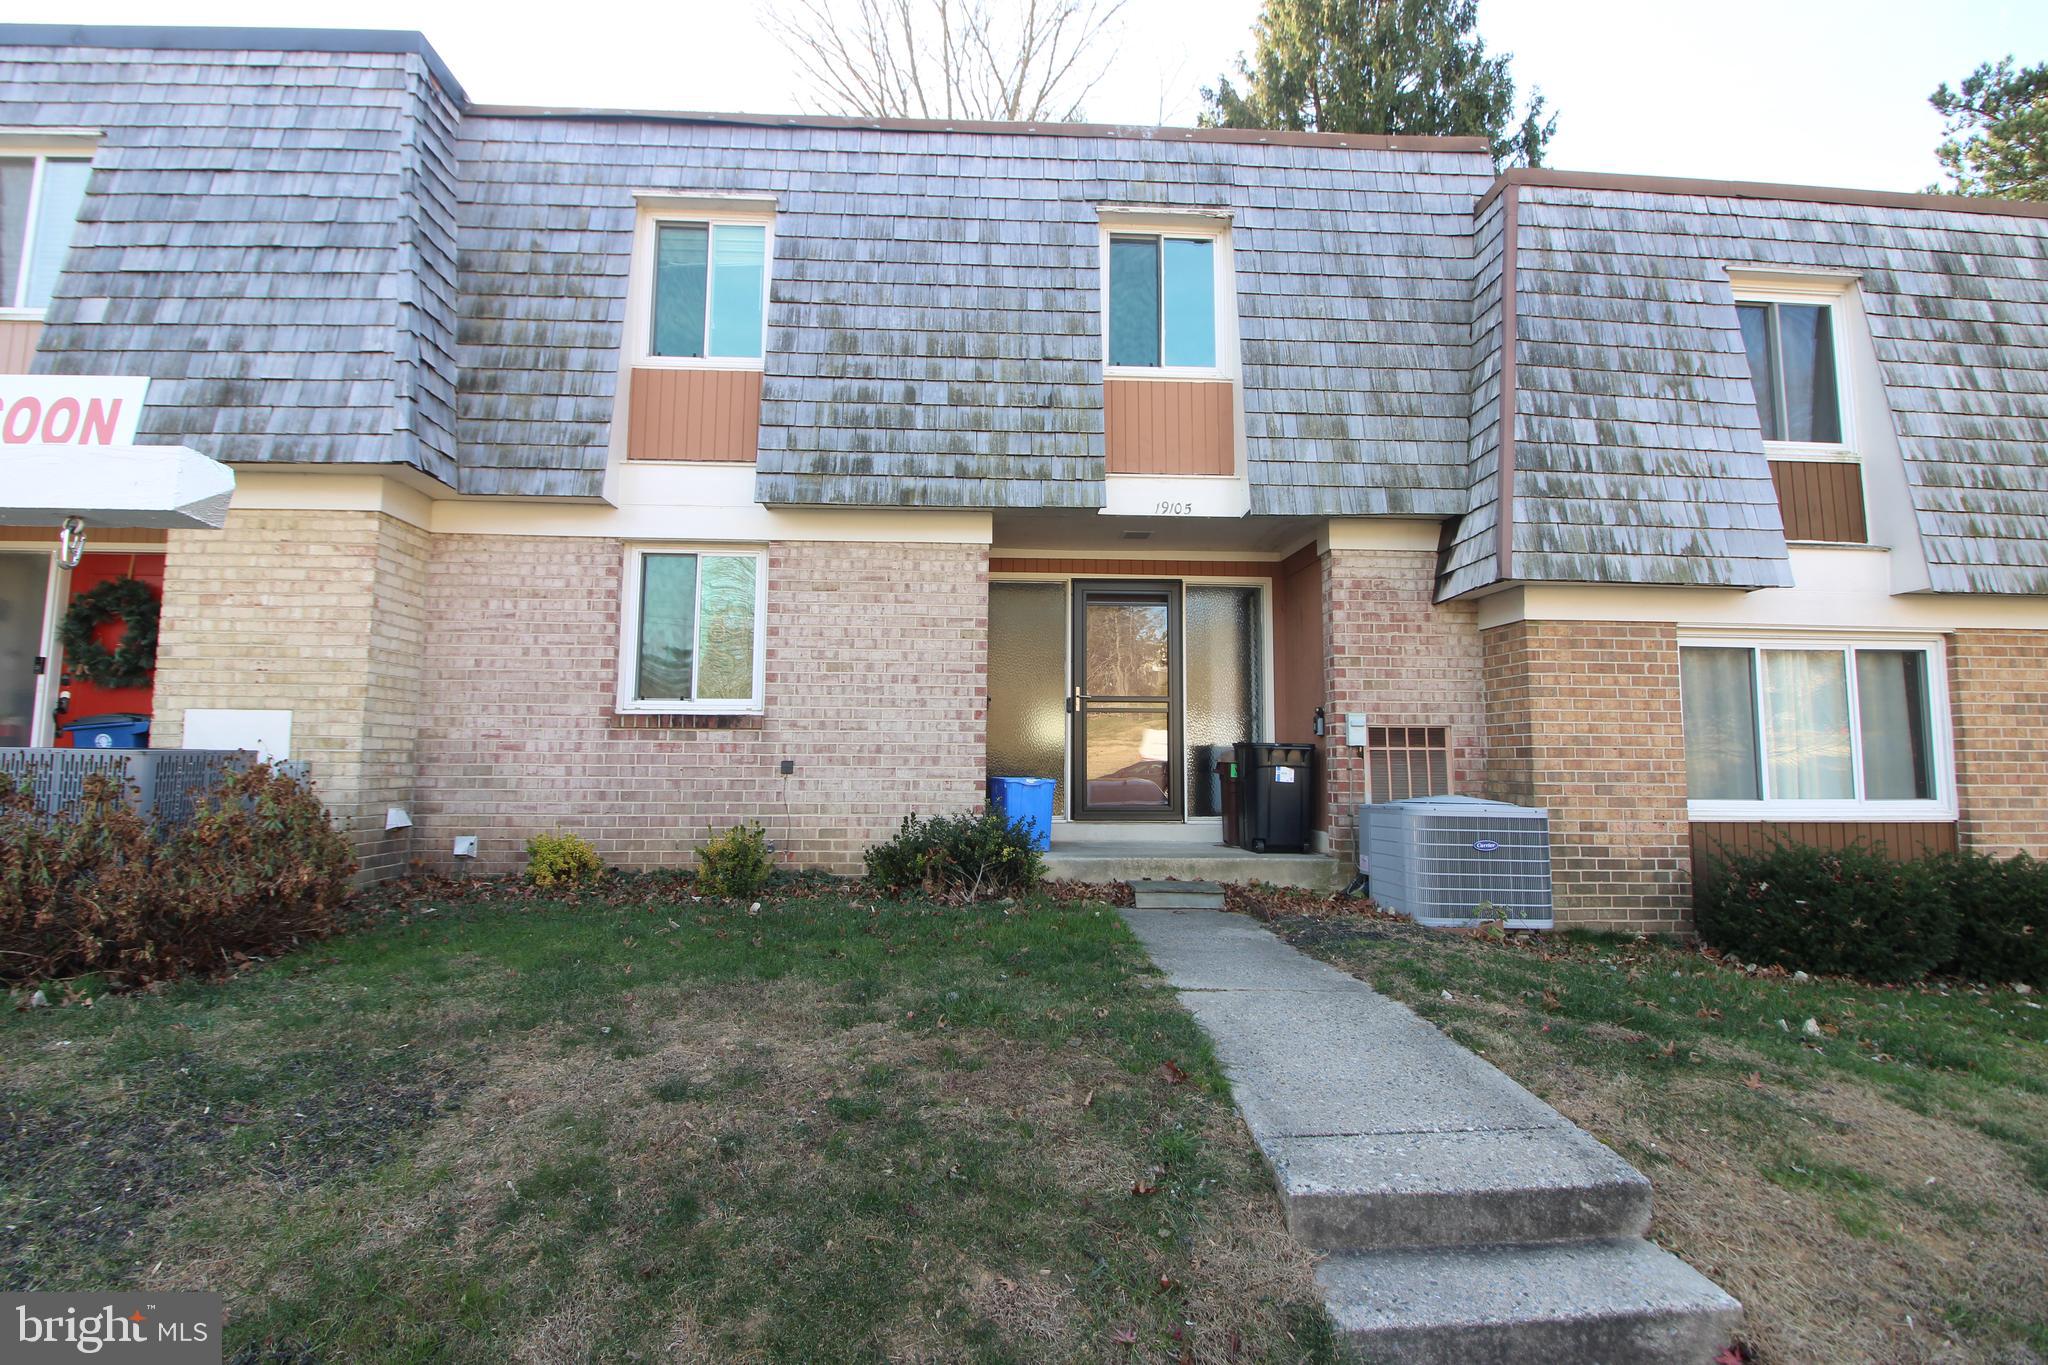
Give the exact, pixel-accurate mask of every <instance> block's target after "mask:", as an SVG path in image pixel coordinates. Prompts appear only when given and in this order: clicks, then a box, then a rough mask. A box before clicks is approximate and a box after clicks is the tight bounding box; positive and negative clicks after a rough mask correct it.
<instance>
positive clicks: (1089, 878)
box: [1045, 843, 1351, 891]
mask: <svg viewBox="0 0 2048 1365" xmlns="http://www.w3.org/2000/svg"><path fill="white" fill-rule="evenodd" d="M1045 875H1046V876H1048V877H1051V878H1053V879H1054V880H1056V881H1069V882H1090V883H1094V884H1097V885H1100V884H1102V883H1105V882H1135V881H1166V880H1173V879H1177V880H1180V881H1205V882H1219V883H1225V884H1228V885H1233V886H1250V885H1251V884H1252V883H1254V882H1265V883H1266V884H1267V885H1269V886H1302V887H1307V888H1309V889H1310V890H1313V891H1341V890H1343V889H1344V885H1345V883H1347V882H1348V881H1350V880H1351V873H1350V869H1349V868H1348V867H1346V866H1345V865H1344V864H1342V863H1340V862H1338V861H1337V860H1336V859H1335V858H1326V857H1324V856H1323V855H1321V854H1319V853H1247V852H1245V851H1244V850H1243V849H1238V848H1228V847H1225V846H1223V845H1207V846H1200V847H1190V848H1187V849H1184V850H1183V849H1174V848H1161V847H1158V846H1156V845H1155V846H1152V847H1131V848H1124V847H1121V846H1118V845H1113V844H1099V843H1098V844H1076V845H1074V846H1072V847H1070V848H1062V847H1060V846H1058V845H1057V844H1055V845H1054V846H1053V849H1052V851H1051V852H1050V853H1047V854H1046V855H1045Z"/></svg>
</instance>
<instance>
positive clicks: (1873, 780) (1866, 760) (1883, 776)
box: [1856, 649, 1934, 801]
mask: <svg viewBox="0 0 2048 1365" xmlns="http://www.w3.org/2000/svg"><path fill="white" fill-rule="evenodd" d="M1856 710H1857V720H1858V721H1859V722H1860V723H1861V725H1862V728H1863V796H1864V799H1865V800H1869V801H1928V800H1932V799H1933V797H1934V779H1933V763H1932V762H1931V756H1930V754H1929V752H1928V743H1927V656H1926V655H1925V654H1923V653H1921V652H1920V651H1919V650H1898V649H1862V650H1858V651H1857V652H1856Z"/></svg>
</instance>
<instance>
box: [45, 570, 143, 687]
mask: <svg viewBox="0 0 2048 1365" xmlns="http://www.w3.org/2000/svg"><path fill="white" fill-rule="evenodd" d="M160 610H161V609H160V607H159V606H158V603H157V600H156V594H155V593H153V592H151V591H150V590H149V585H148V584H147V583H144V582H143V581H142V580H141V579H139V578H110V579H108V580H107V581H106V582H104V583H101V584H99V585H97V586H95V587H93V588H92V589H90V590H88V591H86V592H82V593H80V594H79V595H78V596H77V597H74V598H73V599H71V609H70V610H69V611H67V612H65V613H64V623H63V624H62V625H60V626H59V627H58V628H57V638H58V639H59V640H60V641H62V642H63V644H64V671H65V672H67V673H69V674H71V675H72V676H74V677H77V678H81V679H83V680H84V681H86V682H89V683H92V684H93V685H94V686H96V687H140V686H142V685H143V684H144V683H146V682H148V681H149V675H150V674H151V673H152V672H154V671H155V670H156V625H157V615H158V613H159V611H160ZM115 617H119V618H120V619H121V620H122V621H124V622H126V623H127V627H128V628H127V630H126V631H125V632H123V633H122V636H121V645H120V648H118V649H108V648H107V647H106V646H105V645H103V644H101V643H100V642H99V641H98V640H97V639H96V638H94V633H95V632H96V631H97V630H98V628H99V627H100V625H101V624H102V623H104V622H107V621H111V620H113V619H114V618H115Z"/></svg>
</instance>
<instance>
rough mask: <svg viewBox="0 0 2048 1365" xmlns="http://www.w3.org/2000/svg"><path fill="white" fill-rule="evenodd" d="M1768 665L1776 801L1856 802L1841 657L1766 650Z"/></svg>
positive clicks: (1845, 673)
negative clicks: (1852, 800)
mask: <svg viewBox="0 0 2048 1365" xmlns="http://www.w3.org/2000/svg"><path fill="white" fill-rule="evenodd" d="M1763 665H1764V666H1763V674H1764V715H1765V719H1766V721H1767V723H1768V724H1767V732H1768V734H1769V737H1770V738H1769V760H1770V794H1771V796H1772V798H1774V799H1777V800H1785V801H1824V800H1843V801H1846V800H1850V799H1853V798H1854V797H1855V795H1856V778H1855V766H1854V763H1853V761H1852V759H1851V757H1850V753H1849V677H1848V669H1847V666H1846V664H1845V663H1844V660H1843V657H1842V655H1841V654H1839V653H1837V652H1835V651H1833V650H1828V651H1820V650H1787V649H1767V650H1765V651H1764V652H1763Z"/></svg>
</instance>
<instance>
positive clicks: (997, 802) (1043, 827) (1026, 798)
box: [988, 777, 1054, 852]
mask: <svg viewBox="0 0 2048 1365" xmlns="http://www.w3.org/2000/svg"><path fill="white" fill-rule="evenodd" d="M1053 786H1054V783H1053V780H1052V779H1051V778H1049V777H991V778H990V779H989V780H988V803H989V805H990V806H991V807H993V808H994V809H996V810H999V811H1001V812H1002V813H1003V820H1004V822H1005V823H1007V824H1012V825H1022V824H1029V825H1030V826H1031V846H1032V847H1033V848H1035V849H1038V850H1040V851H1041V852H1043V851H1044V850H1046V849H1049V848H1051V847H1052V792H1053Z"/></svg>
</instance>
